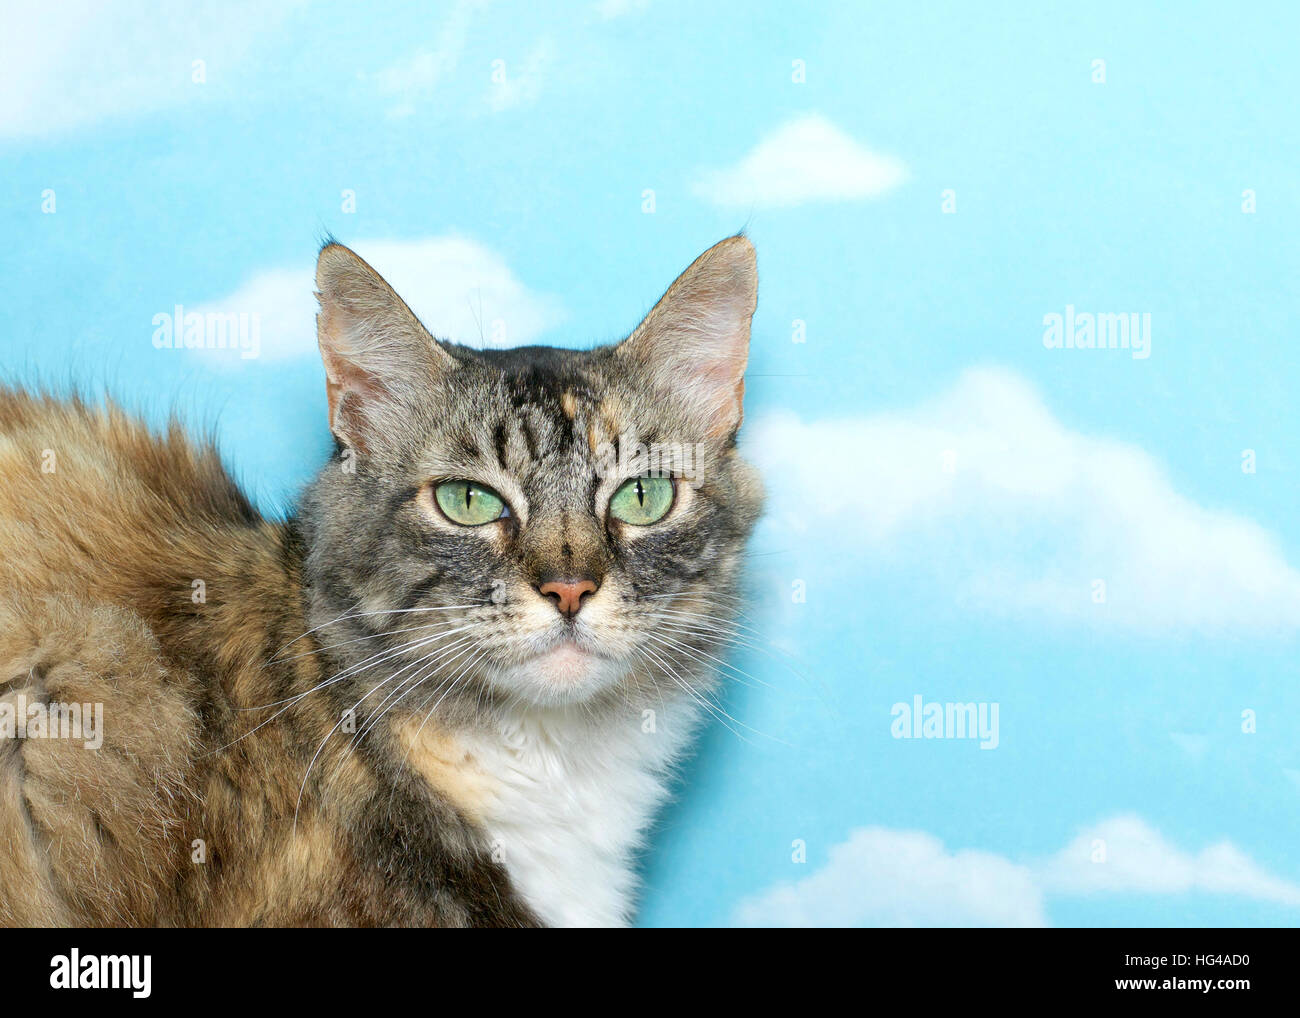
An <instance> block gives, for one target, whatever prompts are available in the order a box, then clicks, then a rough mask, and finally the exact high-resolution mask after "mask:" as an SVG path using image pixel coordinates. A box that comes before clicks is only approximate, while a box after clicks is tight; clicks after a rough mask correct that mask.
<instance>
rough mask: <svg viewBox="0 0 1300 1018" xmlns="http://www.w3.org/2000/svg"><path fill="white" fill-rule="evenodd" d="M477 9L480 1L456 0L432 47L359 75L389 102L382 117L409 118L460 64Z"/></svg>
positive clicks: (480, 4)
mask: <svg viewBox="0 0 1300 1018" xmlns="http://www.w3.org/2000/svg"><path fill="white" fill-rule="evenodd" d="M481 6H482V2H481V0H460V2H458V3H457V4H456V5H455V6H454V7H453V8H452V9H451V12H450V13H449V14H448V15H447V19H446V20H445V21H444V22H443V23H442V25H441V27H440V28H439V29H438V36H437V39H436V41H435V42H434V44H433V45H432V46H424V47H421V48H419V49H417V50H416V51H415V52H413V53H411V54H410V55H409V56H406V57H404V58H402V59H401V60H399V61H397V62H396V63H393V64H391V65H389V66H388V67H385V68H383V69H382V70H379V71H376V72H375V73H374V74H371V75H365V74H362V75H361V78H362V80H365V79H367V77H368V78H369V79H370V80H372V81H373V82H374V86H375V89H376V91H378V92H379V94H380V95H382V96H384V97H385V98H386V99H388V100H390V101H391V102H392V103H393V105H392V106H390V107H389V108H388V110H387V113H386V116H388V117H389V118H390V119H395V120H396V119H401V118H403V117H409V116H410V115H411V114H413V113H415V112H416V110H417V109H418V108H419V107H420V106H421V105H422V104H425V103H427V102H428V101H429V100H430V99H431V98H432V97H433V95H434V94H435V92H436V90H437V87H438V85H439V84H440V83H441V82H443V81H444V80H445V79H446V78H447V77H448V76H449V75H450V74H451V73H452V72H453V71H455V69H456V65H457V64H458V63H459V62H460V57H461V53H462V52H463V51H464V49H465V41H466V38H467V36H468V34H469V25H470V20H471V17H472V15H473V14H474V11H475V9H476V8H478V7H481Z"/></svg>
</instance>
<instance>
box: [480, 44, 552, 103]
mask: <svg viewBox="0 0 1300 1018" xmlns="http://www.w3.org/2000/svg"><path fill="white" fill-rule="evenodd" d="M554 56H555V47H554V45H553V44H552V42H551V40H550V39H543V40H542V41H541V42H539V43H538V44H537V45H536V46H535V47H534V48H533V50H532V52H530V53H529V54H528V56H527V57H526V58H525V59H524V61H523V62H522V63H521V64H520V65H519V66H518V67H515V66H512V65H510V64H509V63H507V64H506V65H505V68H504V74H505V77H504V78H503V79H502V80H500V81H494V82H493V83H492V85H491V88H490V89H489V91H488V108H489V109H491V110H492V112H493V113H500V112H501V111H503V110H509V109H516V108H518V107H523V106H531V105H532V104H533V103H535V102H536V101H537V97H538V95H540V94H541V90H542V80H543V78H544V76H545V74H546V72H547V70H548V69H549V68H550V66H551V61H552V60H553V59H554Z"/></svg>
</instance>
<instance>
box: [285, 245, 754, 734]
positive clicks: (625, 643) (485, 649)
mask: <svg viewBox="0 0 1300 1018" xmlns="http://www.w3.org/2000/svg"><path fill="white" fill-rule="evenodd" d="M316 282H317V289H318V291H319V294H318V295H319V299H320V305H321V310H320V314H319V316H318V319H317V326H318V334H319V341H320V349H321V356H322V359H323V361H324V365H325V373H326V379H327V390H328V397H329V419H330V428H331V430H332V432H333V434H334V436H335V438H336V440H337V443H338V453H337V455H336V457H335V459H334V460H333V461H332V462H331V463H330V464H329V465H328V466H327V467H326V468H325V470H324V471H322V473H321V475H320V476H319V477H318V478H317V480H316V482H315V483H314V484H313V485H312V487H311V489H310V490H309V492H308V494H307V496H306V498H305V500H304V507H303V513H302V518H303V522H304V525H305V530H306V534H307V539H308V543H309V551H308V557H307V580H308V586H309V590H310V595H311V598H312V616H313V617H312V620H311V621H312V624H313V625H316V626H319V625H322V624H326V623H329V625H328V627H327V628H326V629H325V630H324V635H323V637H322V639H321V642H322V643H324V644H327V645H331V646H336V647H338V648H340V649H339V650H337V651H336V653H337V654H338V656H339V657H340V658H341V660H342V661H343V662H344V663H345V664H346V665H348V666H349V667H351V668H352V672H351V674H352V675H354V676H357V677H364V681H363V683H362V684H364V685H365V686H366V688H370V687H373V686H374V685H375V681H376V677H378V678H381V679H382V678H384V677H385V676H388V675H389V673H393V677H392V678H391V679H389V680H388V682H387V685H386V687H385V688H382V689H379V690H377V691H376V692H375V693H374V694H373V695H372V696H371V698H370V700H369V701H368V702H367V707H368V708H369V707H374V706H375V705H377V704H379V703H380V702H390V701H389V700H388V699H386V698H388V697H389V696H390V694H392V695H395V696H397V697H399V698H401V700H400V702H403V703H405V704H408V705H409V706H410V707H411V708H413V709H414V708H417V707H419V706H420V705H421V704H424V705H425V706H426V707H427V705H428V704H429V703H430V696H433V697H434V698H435V699H436V698H437V697H440V696H442V695H444V694H447V695H451V696H458V695H459V694H460V693H467V694H469V695H470V696H473V697H480V696H482V695H483V694H485V693H486V694H489V695H496V696H497V697H499V698H504V699H516V700H519V701H522V702H525V703H533V704H563V703H575V702H580V701H589V700H590V699H591V698H593V697H597V696H600V695H621V694H626V692H627V691H628V690H629V688H632V687H636V688H643V689H650V690H654V689H661V690H663V691H666V692H672V691H675V677H676V679H679V680H684V679H686V677H688V676H690V675H698V674H699V673H700V672H701V670H702V666H703V665H707V664H708V662H709V658H710V657H711V656H713V655H715V654H717V652H718V651H719V649H720V644H721V641H722V640H723V639H724V636H725V634H726V633H727V631H728V629H729V626H730V622H731V620H732V619H733V618H734V615H735V611H736V589H735V588H736V581H737V574H738V570H739V564H740V557H741V553H742V550H743V545H744V542H745V539H746V537H747V536H748V534H749V532H750V530H751V529H752V528H753V525H754V523H755V521H756V519H757V517H758V514H759V511H760V508H761V501H762V495H761V488H760V485H759V482H758V480H757V477H756V475H755V474H754V473H753V471H752V469H751V468H750V467H749V466H748V465H747V464H746V463H744V462H743V461H742V460H741V459H740V457H739V455H738V453H737V451H736V432H737V429H738V428H739V427H740V423H741V417H742V398H743V393H744V372H745V365H746V361H747V359H748V347H749V327H750V318H751V316H752V315H753V312H754V306H755V300H756V288H757V274H756V270H755V264H754V251H753V248H752V246H751V245H750V243H749V241H748V240H746V239H745V238H744V237H731V238H729V239H727V240H724V241H722V242H721V243H719V244H717V245H715V246H714V247H712V248H710V249H709V250H708V251H707V252H705V253H704V254H703V255H701V256H700V257H699V258H698V259H696V260H695V262H694V263H692V264H691V266H690V267H689V268H688V269H686V271H685V272H683V273H682V275H681V276H680V277H679V278H678V279H677V281H676V282H674V283H673V285H672V286H671V287H670V288H669V290H668V291H667V293H665V294H664V296H663V297H662V298H661V299H660V300H659V302H658V303H657V304H656V305H655V306H654V308H653V309H652V310H651V311H650V313H649V314H648V315H647V316H646V318H645V320H644V321H643V322H642V323H641V324H640V325H639V326H638V327H637V328H636V329H635V330H634V331H633V332H632V334H631V335H630V336H629V337H628V338H627V339H625V340H624V341H622V342H621V343H617V344H614V345H611V346H604V347H598V348H596V349H593V350H590V351H569V350H561V349H554V348H549V347H522V348H517V349H511V350H477V349H470V348H467V347H463V346H458V345H455V344H451V343H446V342H441V341H437V340H435V339H433V338H432V336H431V335H430V334H429V332H427V331H426V330H425V328H424V327H423V326H422V325H421V324H420V322H419V321H418V320H417V318H416V317H415V315H414V314H413V313H412V312H411V310H410V309H409V308H408V307H407V306H406V304H405V303H403V301H402V300H401V298H400V297H398V295H397V294H396V293H395V292H393V290H392V289H391V288H390V287H389V286H388V284H387V283H385V282H384V280H383V279H382V278H381V277H380V276H379V275H378V273H376V272H375V271H374V270H373V269H372V268H371V267H370V266H369V265H367V264H366V263H365V262H364V261H362V260H361V259H360V258H359V257H358V256H357V255H356V254H354V253H353V252H352V251H350V250H349V249H347V248H345V247H342V246H340V245H337V244H329V245H327V246H326V247H325V248H324V249H323V250H322V251H321V254H320V260H319V263H318V265H317V272H316ZM339 616H346V617H345V618H343V619H342V620H341V621H337V622H335V621H332V620H334V619H335V618H336V617H339ZM391 702H394V703H396V702H399V701H397V700H393V701H391ZM366 712H367V713H369V710H367V711H366Z"/></svg>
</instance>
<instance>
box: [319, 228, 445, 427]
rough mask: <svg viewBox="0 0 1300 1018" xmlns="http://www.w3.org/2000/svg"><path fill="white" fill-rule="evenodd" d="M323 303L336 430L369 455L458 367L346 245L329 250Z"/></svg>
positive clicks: (324, 254) (323, 256)
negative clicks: (433, 382) (425, 392)
mask: <svg viewBox="0 0 1300 1018" xmlns="http://www.w3.org/2000/svg"><path fill="white" fill-rule="evenodd" d="M316 297H317V299H318V300H319V301H320V312H319V313H318V314H317V315H316V340H317V343H318V344H319V345H320V355H321V361H322V362H323V363H324V365H325V391H326V395H327V396H328V398H329V423H330V431H332V432H333V433H334V437H335V438H337V439H338V440H339V441H340V442H342V443H343V444H344V445H347V446H350V447H353V448H357V449H361V450H365V449H367V448H369V446H370V444H371V443H372V442H373V440H374V438H375V436H376V435H377V434H380V433H382V431H383V430H384V429H386V428H391V427H398V426H400V422H401V420H402V419H403V418H404V417H405V414H404V413H403V407H404V406H409V405H411V401H418V400H419V398H420V394H421V391H422V389H423V388H424V387H425V386H427V384H428V382H429V380H430V379H431V377H433V376H435V375H437V374H440V373H442V372H446V371H450V370H453V369H454V368H455V366H456V361H455V359H454V358H453V357H452V356H451V355H450V354H449V353H447V352H446V351H445V350H443V349H442V347H440V346H439V345H438V344H437V343H436V342H435V341H434V339H433V337H432V336H430V335H429V333H428V330H426V329H425V327H424V326H423V325H421V324H420V320H419V319H418V318H416V317H415V314H414V313H413V312H412V311H411V309H410V308H409V307H407V306H406V302H405V301H403V300H402V298H401V297H399V296H398V295H397V294H396V292H394V290H393V288H392V287H391V286H389V285H388V284H387V283H386V282H385V281H384V278H383V277H382V276H381V275H380V274H379V273H378V272H376V271H375V270H374V269H372V268H371V267H370V266H369V265H367V264H366V263H365V262H364V261H363V260H362V259H361V258H360V257H359V256H358V255H357V254H356V253H355V252H353V251H351V250H350V249H348V248H346V247H344V246H343V245H342V244H333V243H331V244H326V245H325V247H323V248H322V249H321V253H320V257H319V258H318V259H317V261H316Z"/></svg>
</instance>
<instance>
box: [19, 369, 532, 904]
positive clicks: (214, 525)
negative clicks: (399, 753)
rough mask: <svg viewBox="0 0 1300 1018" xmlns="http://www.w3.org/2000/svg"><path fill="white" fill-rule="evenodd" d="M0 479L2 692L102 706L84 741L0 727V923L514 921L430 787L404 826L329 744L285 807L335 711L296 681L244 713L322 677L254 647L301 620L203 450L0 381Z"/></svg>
mask: <svg viewBox="0 0 1300 1018" xmlns="http://www.w3.org/2000/svg"><path fill="white" fill-rule="evenodd" d="M51 453H52V454H53V457H52V459H51V455H50V454H51ZM43 463H44V464H46V465H47V470H48V471H49V472H46V471H43V470H42V465H43ZM50 464H52V466H53V469H52V470H49V465H50ZM0 478H3V483H2V484H0V558H2V560H3V570H2V571H0V699H8V700H10V701H13V700H14V699H15V698H16V697H17V695H18V694H19V693H25V695H26V696H27V699H28V700H29V701H31V700H32V699H36V698H40V699H46V700H52V701H58V702H98V703H102V704H103V705H104V712H105V717H104V728H105V737H104V743H103V746H102V748H100V749H98V750H89V749H86V748H84V747H83V745H82V744H81V743H80V742H75V741H74V742H69V741H67V740H60V739H42V740H35V739H29V740H15V741H8V740H5V741H4V742H0V923H3V924H5V925H45V926H55V925H76V926H116V925H187V924H193V925H198V924H201V925H237V926H244V925H327V924H335V925H379V924H403V925H404V924H425V925H464V924H471V923H474V924H482V923H496V924H504V925H526V924H531V923H532V922H533V921H534V920H533V917H532V916H531V914H530V913H529V912H528V910H527V909H526V907H524V906H523V905H522V904H520V903H519V902H518V901H517V900H515V899H514V898H513V897H512V896H511V892H510V889H509V886H508V880H507V878H506V877H505V874H504V872H503V871H502V870H501V869H500V867H498V866H496V865H495V864H494V863H492V862H491V861H490V859H488V858H487V856H486V853H485V850H484V849H483V848H482V846H481V845H480V844H479V842H478V838H477V834H476V830H475V828H474V825H473V823H472V821H471V820H470V819H468V818H467V817H466V816H465V815H464V814H463V813H462V812H461V811H460V810H459V809H457V807H456V806H455V805H454V804H453V803H452V801H451V800H450V799H448V798H447V797H445V796H443V795H442V794H441V793H440V792H438V791H436V790H435V789H434V788H433V786H431V785H429V784H428V783H427V782H426V783H424V784H423V785H419V784H417V785H415V786H413V787H414V790H411V789H408V788H406V787H405V786H403V787H402V788H401V789H400V791H401V792H402V793H403V794H404V795H405V796H406V797H407V798H410V797H412V796H414V797H415V798H416V799H418V800H419V802H418V807H419V808H418V810H412V811H410V812H414V813H417V814H418V819H412V817H411V816H410V815H406V814H403V813H402V812H401V801H402V799H403V795H399V794H397V793H396V792H395V791H394V787H390V785H389V783H388V782H387V779H386V777H385V775H384V774H383V773H382V770H381V769H379V768H375V767H368V766H367V765H366V762H365V760H364V759H363V758H362V757H360V756H359V755H358V754H348V753H342V752H339V751H337V750H335V749H333V748H332V747H330V746H329V745H328V743H327V745H326V748H325V750H323V751H322V753H321V757H320V759H319V760H318V761H317V763H316V767H317V768H321V769H323V771H324V773H326V774H327V775H330V778H329V780H328V781H324V782H322V783H320V784H319V785H309V786H308V787H307V789H306V793H305V795H304V796H303V797H302V800H301V802H299V789H300V784H301V782H302V779H303V775H304V773H305V771H306V767H307V763H308V761H309V760H310V759H311V755H312V754H313V753H314V752H315V751H316V749H317V747H318V746H319V745H320V744H321V741H322V739H324V737H325V735H326V733H327V732H329V731H330V729H331V727H332V726H333V725H334V724H335V722H336V720H337V718H336V717H335V716H334V715H333V714H330V713H328V712H327V708H326V707H325V706H324V705H323V704H322V703H321V702H320V701H319V700H317V699H316V698H313V697H306V698H303V699H302V700H301V701H298V702H295V703H294V705H293V706H292V708H291V709H289V710H287V711H286V712H285V713H284V714H282V715H281V716H280V717H279V718H278V719H277V720H276V721H275V723H271V724H266V725H264V726H262V727H258V725H259V724H260V723H261V722H263V721H266V720H267V719H268V718H269V716H270V715H271V714H272V713H273V712H274V711H275V710H278V709H279V708H278V707H275V708H270V709H267V707H266V705H268V704H273V703H277V702H278V703H282V702H283V701H285V700H286V698H288V697H291V696H294V695H296V694H300V693H302V692H304V691H306V690H308V689H310V688H311V687H312V686H314V685H315V684H316V683H318V682H320V681H321V679H322V678H323V676H322V674H321V665H320V663H319V655H315V654H311V653H307V654H305V655H302V656H296V655H293V654H291V655H286V656H285V657H284V659H283V660H281V661H279V662H276V661H273V659H274V657H275V653H276V651H277V650H279V649H281V648H282V647H283V646H284V645H285V644H286V643H288V642H289V641H291V640H293V639H294V638H296V637H299V636H301V634H303V633H304V632H305V631H306V630H307V628H308V625H307V624H306V623H305V622H304V621H303V610H302V607H301V594H300V579H299V561H300V555H299V553H298V551H297V550H296V548H295V541H296V536H295V534H294V532H293V529H292V527H291V526H289V525H282V524H276V523H272V522H268V521H266V520H264V519H262V518H260V517H259V516H258V515H257V513H256V512H255V511H254V510H253V509H252V508H251V506H250V505H249V504H248V503H247V501H246V500H245V499H244V497H243V496H242V495H241V494H240V492H239V491H238V489H237V488H236V486H235V485H234V484H233V482H232V481H231V480H230V479H229V477H228V476H227V475H226V473H225V470H224V469H223V468H222V466H221V463H220V461H219V458H218V457H217V455H216V453H215V452H214V451H213V450H212V449H210V448H196V447H195V446H193V445H191V444H190V443H189V442H188V441H186V439H185V438H184V437H183V436H182V434H181V432H180V429H179V428H176V427H173V428H172V429H171V430H170V431H169V433H168V434H167V435H166V436H165V437H158V436H155V435H153V434H150V433H149V431H148V430H147V429H146V428H145V427H144V426H143V425H141V424H139V423H138V422H136V421H134V420H133V419H131V418H129V417H128V416H127V415H126V414H124V413H123V412H122V411H120V410H118V409H116V408H114V407H111V406H110V407H108V408H106V409H100V408H95V407H90V406H88V405H86V404H84V403H82V402H76V401H74V402H62V401H56V400H53V399H49V398H41V397H32V396H28V395H25V394H23V393H21V392H13V391H10V392H5V391H0ZM195 580H202V581H203V584H204V587H205V588H206V589H205V591H204V594H205V596H204V597H203V598H201V599H200V598H197V597H196V596H195V589H194V581H195ZM295 646H296V647H303V648H307V649H310V648H311V647H313V646H315V645H314V644H312V642H311V639H310V638H308V639H307V640H305V641H303V642H301V643H299V644H296V645H295ZM268 661H270V662H271V664H268ZM295 813H296V823H295V819H294V818H295ZM434 832H436V837H435V836H434ZM459 892H464V893H459ZM479 900H484V901H490V902H493V903H494V904H493V905H492V907H491V909H490V910H488V911H483V910H477V911H476V909H475V907H474V906H473V904H472V903H473V902H475V901H479ZM467 903H469V904H467Z"/></svg>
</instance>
